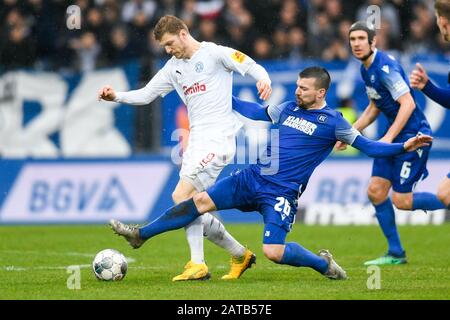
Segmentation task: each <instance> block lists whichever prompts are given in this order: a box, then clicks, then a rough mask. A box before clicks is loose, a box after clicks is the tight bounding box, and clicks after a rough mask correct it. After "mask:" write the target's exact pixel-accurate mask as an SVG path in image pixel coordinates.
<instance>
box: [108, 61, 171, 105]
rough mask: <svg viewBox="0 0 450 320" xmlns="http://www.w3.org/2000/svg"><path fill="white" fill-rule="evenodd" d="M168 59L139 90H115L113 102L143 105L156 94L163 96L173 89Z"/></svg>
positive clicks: (155, 96) (150, 100) (154, 97)
mask: <svg viewBox="0 0 450 320" xmlns="http://www.w3.org/2000/svg"><path fill="white" fill-rule="evenodd" d="M169 70H170V61H169V62H168V63H166V65H165V66H164V67H163V68H162V69H161V70H159V71H158V72H157V73H156V74H155V76H154V77H153V78H152V79H151V80H150V82H149V83H147V85H146V86H145V87H144V88H142V89H139V90H131V91H127V92H116V99H115V100H114V101H115V102H120V103H128V104H133V105H145V104H149V103H150V102H152V101H153V100H155V99H156V98H157V97H158V96H161V97H164V96H165V95H166V94H168V93H169V92H170V91H172V90H174V87H173V85H172V81H171V79H170V72H169Z"/></svg>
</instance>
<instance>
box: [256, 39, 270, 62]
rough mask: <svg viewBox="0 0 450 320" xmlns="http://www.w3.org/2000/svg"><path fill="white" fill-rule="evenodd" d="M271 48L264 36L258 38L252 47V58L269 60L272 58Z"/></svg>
mask: <svg viewBox="0 0 450 320" xmlns="http://www.w3.org/2000/svg"><path fill="white" fill-rule="evenodd" d="M272 50H273V46H272V43H271V42H270V39H269V38H268V37H266V36H259V37H257V38H256V39H255V43H254V45H253V58H254V59H256V60H269V59H272V58H273V55H272Z"/></svg>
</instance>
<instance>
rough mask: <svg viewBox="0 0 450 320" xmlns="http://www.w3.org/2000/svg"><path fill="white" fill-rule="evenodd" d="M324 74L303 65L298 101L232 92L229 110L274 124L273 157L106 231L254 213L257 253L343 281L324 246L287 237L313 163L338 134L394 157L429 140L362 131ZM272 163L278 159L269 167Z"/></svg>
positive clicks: (140, 231)
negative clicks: (259, 229)
mask: <svg viewBox="0 0 450 320" xmlns="http://www.w3.org/2000/svg"><path fill="white" fill-rule="evenodd" d="M330 81H331V79H330V75H329V73H328V72H327V71H326V70H325V69H323V68H321V67H311V68H307V69H305V70H303V71H302V72H300V74H299V79H298V80H297V90H296V92H295V95H296V100H297V101H289V102H285V103H282V104H280V105H278V106H268V107H263V106H261V105H259V104H257V103H252V102H246V101H242V100H239V99H237V98H233V108H234V109H235V110H237V111H238V112H239V113H241V114H242V115H244V116H245V117H248V118H250V119H253V120H262V121H271V122H273V123H274V124H278V130H279V140H278V141H277V143H275V144H274V143H273V144H272V145H271V146H268V148H267V150H266V152H267V155H268V156H270V158H271V160H272V163H267V164H265V163H262V161H261V160H258V162H257V164H254V165H250V166H249V167H247V168H245V169H243V170H241V171H238V172H236V173H234V174H232V175H231V176H229V177H226V178H224V179H222V180H220V181H218V182H217V183H216V184H215V185H214V186H212V187H210V188H208V189H207V190H206V191H205V192H201V193H198V194H196V195H195V196H194V197H193V198H192V199H189V200H187V201H184V202H182V203H180V204H179V205H177V206H174V207H171V208H170V209H168V210H167V211H166V212H165V213H163V214H162V215H161V216H160V217H159V218H157V219H156V220H155V221H153V222H152V223H150V224H148V225H146V226H143V227H140V228H138V227H135V226H131V225H126V224H123V223H121V222H119V221H117V220H111V222H110V224H111V227H112V229H113V230H114V231H115V232H116V233H117V234H119V235H121V236H124V237H125V239H126V240H127V241H128V242H129V243H130V244H131V245H132V246H133V247H140V246H141V245H142V244H143V243H144V242H145V241H146V240H148V239H150V238H152V237H154V236H155V235H157V234H160V233H163V232H166V231H169V230H174V229H178V228H181V227H183V226H185V225H186V224H188V223H190V222H191V221H193V220H194V219H196V218H197V217H198V216H199V215H201V214H203V213H204V212H208V211H211V210H213V209H214V210H215V209H217V210H225V209H231V208H237V209H240V210H241V211H259V212H260V213H261V214H262V216H263V219H264V233H263V252H264V254H265V256H266V257H267V258H268V259H270V260H272V261H273V262H275V263H279V264H287V265H291V266H296V267H310V268H312V269H314V270H316V271H318V272H319V273H321V274H322V275H324V276H326V277H328V278H330V279H338V280H341V279H346V278H347V275H346V272H345V271H344V270H343V269H342V268H341V267H340V266H339V265H338V264H337V263H336V262H335V261H334V259H333V256H332V255H331V254H330V252H329V251H328V250H320V251H319V253H318V254H317V255H316V254H313V253H312V252H310V251H309V250H307V249H306V248H304V247H302V246H301V245H299V244H298V243H295V242H286V236H287V234H288V232H289V231H290V230H291V228H292V225H293V223H294V221H295V214H296V210H297V200H298V198H299V197H300V195H301V194H302V193H303V191H304V190H305V189H306V186H307V184H308V181H309V178H310V176H311V174H312V173H313V171H314V169H315V168H316V167H317V166H318V165H319V164H320V163H321V162H322V161H323V160H324V159H325V158H326V157H327V156H328V155H329V154H330V152H331V151H332V149H333V147H334V145H335V143H336V141H337V140H340V141H343V142H345V143H347V144H350V145H352V146H353V147H355V148H357V149H359V150H361V151H363V152H364V153H366V154H367V155H369V156H372V157H380V156H381V157H386V156H393V155H397V154H400V153H404V152H406V151H413V150H415V149H417V148H420V147H423V146H426V145H428V144H429V143H430V142H431V140H432V138H431V137H430V136H426V135H422V136H420V135H418V136H416V137H413V138H410V139H409V140H408V141H407V142H405V143H393V144H388V143H382V142H375V141H372V140H369V139H367V138H365V137H363V136H361V135H360V133H359V132H358V131H356V130H355V129H354V128H352V126H351V125H350V124H349V123H348V122H347V121H346V120H345V119H344V118H343V117H342V115H341V113H339V112H337V111H335V110H333V109H331V108H330V107H328V106H327V104H326V102H325V96H326V92H327V90H328V88H329V85H330ZM273 163H275V164H276V165H273Z"/></svg>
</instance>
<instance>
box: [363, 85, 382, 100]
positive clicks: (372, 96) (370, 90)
mask: <svg viewBox="0 0 450 320" xmlns="http://www.w3.org/2000/svg"><path fill="white" fill-rule="evenodd" d="M366 92H367V95H368V96H369V98H370V99H372V100H378V99H381V96H380V94H379V93H378V92H377V90H375V89H374V88H372V87H366Z"/></svg>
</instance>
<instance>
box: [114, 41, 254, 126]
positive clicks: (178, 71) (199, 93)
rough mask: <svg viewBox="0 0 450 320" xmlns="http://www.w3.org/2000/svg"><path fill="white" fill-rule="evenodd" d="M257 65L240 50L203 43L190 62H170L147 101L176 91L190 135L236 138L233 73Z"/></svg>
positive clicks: (152, 82) (155, 79) (149, 90)
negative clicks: (181, 103)
mask: <svg viewBox="0 0 450 320" xmlns="http://www.w3.org/2000/svg"><path fill="white" fill-rule="evenodd" d="M254 64H255V61H254V60H253V59H251V58H250V57H249V56H247V55H245V54H243V53H241V52H239V51H237V50H234V49H232V48H229V47H224V46H220V45H217V44H215V43H212V42H202V43H201V46H200V48H199V49H198V50H197V51H196V52H195V53H194V55H193V56H192V57H191V58H190V59H177V58H175V57H172V58H171V59H170V60H169V61H167V63H166V64H165V65H164V67H163V68H162V69H161V70H159V71H158V73H157V74H156V75H155V76H154V77H153V78H152V79H151V80H150V82H149V83H148V84H147V85H146V87H145V93H146V96H147V99H146V100H147V101H148V100H149V99H150V101H153V100H154V99H155V98H156V97H157V96H161V97H164V96H165V95H166V94H167V93H169V92H170V91H172V90H174V89H175V90H176V91H177V92H178V95H179V96H180V97H181V99H182V100H183V102H184V103H185V105H186V106H187V109H188V116H189V123H190V130H191V134H193V133H200V132H201V133H202V134H205V132H208V134H209V133H212V134H215V133H220V134H235V133H236V132H237V130H239V128H240V126H241V124H240V122H239V120H238V119H237V117H236V116H235V115H234V114H233V112H232V106H231V94H232V92H231V91H232V81H233V71H237V72H239V73H240V74H242V75H245V74H246V72H247V71H248V70H249V69H250V67H251V66H252V65H254ZM117 100H118V101H119V102H127V101H125V99H120V96H119V99H117Z"/></svg>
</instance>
